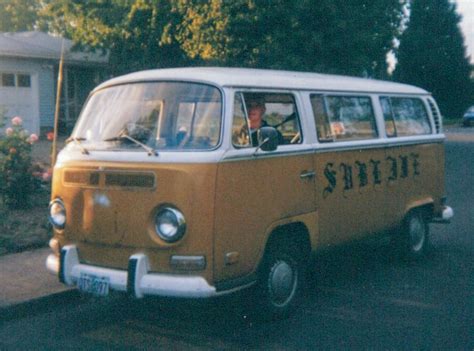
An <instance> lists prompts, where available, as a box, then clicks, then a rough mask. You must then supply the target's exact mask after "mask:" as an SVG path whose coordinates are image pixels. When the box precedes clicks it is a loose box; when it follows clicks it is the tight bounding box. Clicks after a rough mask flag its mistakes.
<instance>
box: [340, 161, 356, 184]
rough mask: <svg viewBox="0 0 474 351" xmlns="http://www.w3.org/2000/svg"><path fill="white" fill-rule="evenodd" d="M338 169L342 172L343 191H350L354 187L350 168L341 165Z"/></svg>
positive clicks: (344, 164) (346, 165) (349, 166)
mask: <svg viewBox="0 0 474 351" xmlns="http://www.w3.org/2000/svg"><path fill="white" fill-rule="evenodd" d="M339 169H340V170H341V171H342V174H343V176H342V179H343V180H344V190H351V189H352V188H353V187H354V186H353V183H352V166H351V165H348V164H346V163H341V165H340V167H339Z"/></svg>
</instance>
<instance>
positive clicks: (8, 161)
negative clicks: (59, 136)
mask: <svg viewBox="0 0 474 351" xmlns="http://www.w3.org/2000/svg"><path fill="white" fill-rule="evenodd" d="M22 123H23V121H22V119H21V117H18V116H17V117H13V118H12V121H11V124H12V127H10V128H7V129H6V130H5V134H4V135H2V136H0V195H1V197H2V200H3V203H4V204H5V205H6V206H7V207H8V208H10V209H18V208H26V207H28V206H29V205H30V203H29V199H30V196H31V193H32V191H33V190H34V188H35V183H34V178H33V175H32V173H33V165H32V159H31V145H32V143H34V142H35V141H37V140H38V136H37V135H35V134H31V135H28V134H27V132H26V131H25V130H24V129H23V127H22Z"/></svg>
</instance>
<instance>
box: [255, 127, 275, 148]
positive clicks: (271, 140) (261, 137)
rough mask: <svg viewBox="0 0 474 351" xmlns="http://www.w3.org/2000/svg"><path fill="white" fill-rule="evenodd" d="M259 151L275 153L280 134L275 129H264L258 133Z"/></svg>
mask: <svg viewBox="0 0 474 351" xmlns="http://www.w3.org/2000/svg"><path fill="white" fill-rule="evenodd" d="M257 133H258V134H257V139H258V148H257V150H258V149H262V150H263V151H274V150H276V148H277V146H278V132H277V130H276V129H275V128H273V127H262V128H260V129H259V130H258V132H257Z"/></svg>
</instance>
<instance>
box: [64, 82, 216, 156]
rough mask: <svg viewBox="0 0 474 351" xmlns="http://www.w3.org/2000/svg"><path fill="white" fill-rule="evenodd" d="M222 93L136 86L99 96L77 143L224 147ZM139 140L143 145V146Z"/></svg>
mask: <svg viewBox="0 0 474 351" xmlns="http://www.w3.org/2000/svg"><path fill="white" fill-rule="evenodd" d="M221 110H222V103H221V94H220V92H219V90H218V89H217V88H214V87H211V86H208V85H204V84H194V83H170V82H156V83H134V84H127V85H118V86H114V87H110V88H106V89H103V90H100V91H98V92H96V93H94V94H93V95H92V96H91V97H90V99H89V100H88V102H87V104H86V106H85V107H84V110H83V111H82V113H81V115H80V117H79V120H78V122H77V124H76V127H75V129H74V131H73V134H72V136H71V139H74V140H80V141H81V144H83V145H84V147H87V148H88V149H96V150H100V149H137V150H143V148H142V147H140V143H141V144H143V145H146V146H147V147H149V148H151V149H153V150H191V149H193V150H196V149H197V150H205V149H212V148H215V147H216V146H217V145H218V144H219V136H220V128H221V114H222V112H221ZM136 141H138V142H139V143H137V142H136Z"/></svg>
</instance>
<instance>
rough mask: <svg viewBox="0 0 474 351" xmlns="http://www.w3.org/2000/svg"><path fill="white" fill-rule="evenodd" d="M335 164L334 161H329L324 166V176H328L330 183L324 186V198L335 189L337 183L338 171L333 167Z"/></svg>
mask: <svg viewBox="0 0 474 351" xmlns="http://www.w3.org/2000/svg"><path fill="white" fill-rule="evenodd" d="M333 166H334V164H333V163H327V164H326V167H324V176H325V177H326V180H327V182H328V185H327V186H326V187H325V188H324V191H323V198H327V197H328V195H329V194H331V193H332V192H333V191H334V189H335V188H336V185H337V179H336V171H335V170H333V169H332V167H333Z"/></svg>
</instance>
